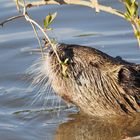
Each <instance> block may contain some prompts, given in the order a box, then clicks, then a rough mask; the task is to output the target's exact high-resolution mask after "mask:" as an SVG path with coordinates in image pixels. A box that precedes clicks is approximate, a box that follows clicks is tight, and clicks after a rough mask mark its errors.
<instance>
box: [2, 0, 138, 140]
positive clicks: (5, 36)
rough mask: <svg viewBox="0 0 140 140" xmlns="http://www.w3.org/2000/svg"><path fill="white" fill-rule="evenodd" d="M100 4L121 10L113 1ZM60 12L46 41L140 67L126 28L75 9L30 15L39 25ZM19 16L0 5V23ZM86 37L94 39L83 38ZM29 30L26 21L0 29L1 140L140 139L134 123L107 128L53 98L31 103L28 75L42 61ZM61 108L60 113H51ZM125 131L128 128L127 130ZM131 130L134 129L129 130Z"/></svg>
mask: <svg viewBox="0 0 140 140" xmlns="http://www.w3.org/2000/svg"><path fill="white" fill-rule="evenodd" d="M101 2H102V3H103V4H106V5H111V6H113V7H117V8H119V9H122V6H121V5H120V4H119V3H118V2H117V0H113V1H112V0H102V1H101ZM55 11H57V12H58V16H57V18H56V21H55V22H54V23H53V25H52V27H53V28H54V30H53V31H52V32H50V36H52V37H54V38H56V39H57V40H58V41H59V42H65V43H75V44H82V45H87V46H91V47H95V48H98V49H100V50H102V51H104V52H106V53H108V54H110V55H112V56H118V55H119V56H121V57H122V58H124V59H126V60H128V61H131V62H135V63H140V50H139V48H138V45H137V41H136V39H135V38H134V36H133V31H132V28H131V26H130V24H129V23H128V22H126V21H124V20H123V19H121V18H119V17H116V16H114V15H109V14H107V13H103V12H101V13H99V14H95V11H94V10H92V9H90V8H86V7H79V6H56V5H53V6H48V7H41V8H35V9H32V10H30V11H29V13H30V15H31V16H32V17H33V18H34V19H36V20H37V21H38V22H39V23H40V24H43V22H42V19H43V17H45V16H46V15H47V14H48V13H51V12H55ZM13 15H17V11H16V8H15V5H14V3H13V1H11V0H0V21H2V20H4V19H5V18H8V17H10V16H13ZM86 34H87V35H88V34H92V35H91V36H86ZM37 47H38V43H37V41H36V39H35V36H34V33H33V31H32V28H31V26H30V25H29V24H28V23H26V22H25V20H24V19H20V20H17V21H13V22H10V23H8V24H6V26H4V28H0V140H118V139H122V138H124V137H125V136H138V135H140V127H139V126H140V125H139V123H136V122H137V121H133V120H130V121H128V122H127V123H125V121H124V120H122V121H120V122H121V123H120V125H119V123H115V124H117V125H115V124H110V123H108V122H104V121H103V122H100V121H97V120H96V119H87V118H85V117H80V116H79V115H74V116H69V114H71V113H75V112H76V109H75V108H74V107H71V108H66V105H65V104H64V103H62V102H61V101H60V99H57V100H56V98H57V97H55V96H54V95H49V97H48V98H49V100H48V102H47V105H46V102H45V97H41V98H39V99H38V101H36V102H35V103H34V102H33V101H34V100H35V99H34V98H35V97H37V96H35V95H36V93H37V91H36V90H33V88H31V87H29V85H30V84H31V83H30V81H29V82H27V81H26V79H25V78H24V77H26V76H27V75H26V73H25V71H26V69H28V67H30V65H31V64H32V63H33V62H34V61H35V60H36V59H38V58H39V57H40V55H39V54H36V53H35V52H34V51H33V50H34V49H35V48H37ZM52 106H53V107H54V108H56V107H59V106H63V107H61V109H55V110H51V108H52ZM128 126H129V127H128ZM133 128H134V129H133Z"/></svg>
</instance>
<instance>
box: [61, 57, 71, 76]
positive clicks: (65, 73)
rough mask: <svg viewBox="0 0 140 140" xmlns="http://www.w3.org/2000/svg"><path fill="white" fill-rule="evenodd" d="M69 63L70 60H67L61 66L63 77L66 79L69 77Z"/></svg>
mask: <svg viewBox="0 0 140 140" xmlns="http://www.w3.org/2000/svg"><path fill="white" fill-rule="evenodd" d="M68 61H69V59H68V58H66V59H65V61H64V62H61V65H62V75H63V76H64V77H68V74H67V69H68Z"/></svg>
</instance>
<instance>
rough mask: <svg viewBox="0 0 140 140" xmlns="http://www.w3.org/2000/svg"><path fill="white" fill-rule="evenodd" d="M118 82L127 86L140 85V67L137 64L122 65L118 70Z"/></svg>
mask: <svg viewBox="0 0 140 140" xmlns="http://www.w3.org/2000/svg"><path fill="white" fill-rule="evenodd" d="M118 82H119V83H120V84H123V85H126V86H128V87H127V88H129V87H133V86H135V87H137V88H139V87H140V69H138V68H137V66H127V67H122V68H121V69H120V71H119V72H118Z"/></svg>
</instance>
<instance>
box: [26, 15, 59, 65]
mask: <svg viewBox="0 0 140 140" xmlns="http://www.w3.org/2000/svg"><path fill="white" fill-rule="evenodd" d="M25 19H26V21H28V22H30V23H32V24H34V25H36V26H37V27H38V28H39V29H40V30H41V32H42V33H43V34H44V36H45V37H46V39H47V40H48V42H49V44H50V45H51V47H52V48H53V51H54V53H55V54H56V57H57V59H58V61H59V63H61V60H60V58H59V55H58V53H57V51H56V45H54V44H52V42H51V40H50V38H49V37H48V36H47V34H46V33H45V31H44V30H43V28H42V27H41V26H40V25H39V24H38V23H37V22H35V21H34V20H33V19H31V18H30V17H29V16H28V15H27V14H25Z"/></svg>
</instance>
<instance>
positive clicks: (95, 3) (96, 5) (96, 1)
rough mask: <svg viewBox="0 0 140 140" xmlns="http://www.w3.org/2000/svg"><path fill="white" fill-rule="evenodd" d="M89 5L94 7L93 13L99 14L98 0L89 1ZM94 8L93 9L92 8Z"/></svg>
mask: <svg viewBox="0 0 140 140" xmlns="http://www.w3.org/2000/svg"><path fill="white" fill-rule="evenodd" d="M90 1H91V3H92V4H93V6H94V5H95V11H96V13H99V12H100V9H99V3H98V0H90ZM93 8H94V7H93Z"/></svg>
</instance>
